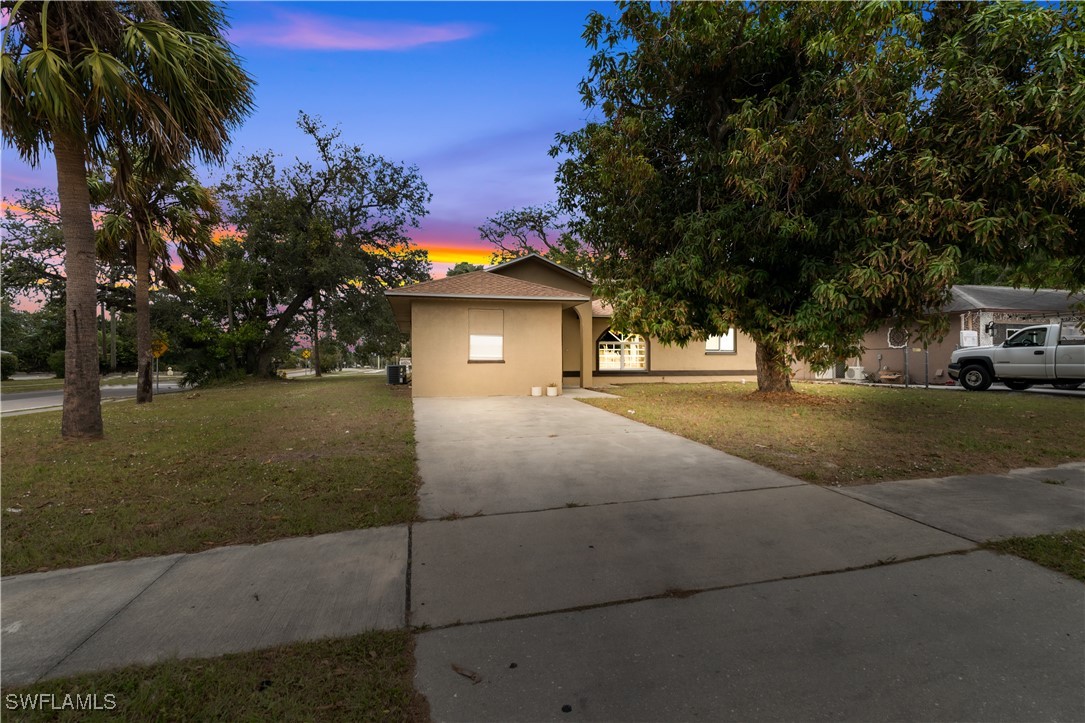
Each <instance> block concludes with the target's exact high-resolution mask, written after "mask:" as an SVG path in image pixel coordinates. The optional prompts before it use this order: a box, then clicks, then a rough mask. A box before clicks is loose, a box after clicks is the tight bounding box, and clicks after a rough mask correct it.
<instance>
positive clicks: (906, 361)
mask: <svg viewBox="0 0 1085 723" xmlns="http://www.w3.org/2000/svg"><path fill="white" fill-rule="evenodd" d="M951 294H952V295H951V298H950V301H949V303H947V304H946V306H945V307H943V308H942V311H943V312H944V313H945V314H947V315H948V317H949V332H948V333H947V334H946V336H945V338H943V339H942V341H941V342H935V343H932V344H930V345H928V346H927V347H924V346H923V345H922V344H919V343H918V342H916V341H915V340H914V335H913V334H908V333H906V332H905V330H901V329H894V328H892V327H891V326H889V325H884V326H882V327H881V328H880V329H878V330H877V331H874V332H871V333H870V334H867V335H866V337H864V339H863V349H864V351H863V355H862V356H861V357H858V358H855V359H849V360H847V361H846V362H844V363H841V364H840V365H838V366H837V367H836V368H833V369H829V370H827V371H825V372H821V373H814V372H813V371H812V370H810V369H809V368H808V367H806V366H805V365H803V366H800V367H799V368H798V369H797V370H796V378H798V379H832V378H862V377H872V378H874V379H878V378H879V376H880V375H888V376H890V377H891V378H893V375H900V377H899V379H898V378H893V381H903V380H904V371H905V368H907V370H908V381H909V382H911V383H915V384H924V383H930V384H943V383H946V382H947V381H949V376H948V375H947V372H946V365H947V364H949V355H950V354H951V353H952V352H953V350H954V349H957V348H958V347H961V346H986V345H989V344H1001V343H1002V342H1004V341H1005V340H1006V338H1007V337H1008V336H1010V335H1012V334H1013V333H1014V332H1016V331H1017V330H1018V329H1020V328H1022V327H1024V326H1029V325H1031V324H1043V323H1047V322H1050V321H1058V320H1060V319H1074V318H1080V317H1079V316H1078V314H1079V313H1080V312H1077V311H1076V310H1075V308H1074V307H1075V305H1077V304H1081V303H1083V302H1085V295H1082V294H1073V295H1072V294H1070V293H1069V292H1067V291H1059V290H1057V289H1038V290H1033V289H1012V288H1008V287H1005V286H973V285H958V286H954V287H953V289H952V290H951Z"/></svg>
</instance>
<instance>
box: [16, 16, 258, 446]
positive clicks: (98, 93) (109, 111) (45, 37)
mask: <svg viewBox="0 0 1085 723" xmlns="http://www.w3.org/2000/svg"><path fill="white" fill-rule="evenodd" d="M4 5H5V8H8V13H7V17H6V22H7V24H6V25H5V27H4V31H3V32H4V35H3V41H2V44H3V57H2V60H0V127H2V129H3V134H4V142H5V143H7V144H8V145H10V146H13V147H14V148H15V149H16V150H17V151H18V152H19V154H20V155H21V156H22V157H23V158H24V159H26V160H27V161H29V162H30V163H31V164H33V165H37V163H38V160H39V158H40V155H41V151H42V149H46V150H48V149H49V147H52V151H53V156H54V157H55V160H56V168H57V192H58V196H59V198H60V212H61V218H62V226H63V231H64V245H65V272H66V275H67V282H66V288H67V293H66V297H67V308H66V329H67V332H66V334H67V336H66V342H65V361H64V364H65V378H64V412H63V419H62V422H61V434H63V435H64V436H65V437H90V438H94V437H100V436H102V412H101V397H100V392H99V388H98V353H97V348H96V346H97V345H96V340H95V321H96V320H95V316H96V314H95V238H94V223H93V221H92V218H91V210H90V192H89V189H88V186H87V164H88V161H91V162H98V161H100V160H102V159H104V158H105V156H106V154H107V152H108V151H109V150H110V149H113V150H114V152H116V153H117V154H118V157H119V159H120V163H119V164H118V166H119V170H120V171H121V177H120V178H119V179H118V181H119V182H121V183H123V182H125V181H126V178H125V175H126V174H127V172H128V169H129V168H130V167H131V166H130V164H129V163H128V161H129V160H130V159H128V158H127V157H126V154H125V152H124V149H125V148H140V149H142V151H143V152H144V153H145V154H146V156H147V159H148V161H147V162H148V164H149V166H150V167H153V168H156V169H166V168H169V167H170V166H171V165H176V164H178V163H180V162H183V161H186V160H187V159H189V158H191V157H192V156H193V154H195V155H197V156H199V157H200V158H201V159H203V160H205V161H208V162H211V161H218V160H221V159H222V158H223V157H224V155H225V152H226V145H227V143H228V141H229V133H230V131H231V130H232V129H233V128H235V127H236V126H237V125H238V124H239V123H240V122H241V120H242V119H243V118H244V117H245V116H246V115H247V114H248V112H249V110H250V109H251V107H252V90H251V88H252V79H251V78H250V77H249V76H248V74H247V73H245V71H244V70H243V69H242V68H241V65H240V62H239V60H238V58H237V56H236V55H235V54H234V53H233V51H232V50H231V49H230V46H229V44H228V43H227V42H226V40H225V39H224V37H223V33H224V31H225V28H226V19H225V16H224V14H223V11H222V9H221V8H220V7H219V6H218V5H216V4H213V3H210V2H206V1H203V0H196V1H191V2H79V3H68V2H49V0H45V1H44V2H29V1H28V0H21V1H20V2H15V3H8V2H5V3H4Z"/></svg>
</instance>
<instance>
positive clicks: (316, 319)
mask: <svg viewBox="0 0 1085 723" xmlns="http://www.w3.org/2000/svg"><path fill="white" fill-rule="evenodd" d="M312 337H313V374H314V375H315V376H318V377H319V376H320V292H319V291H317V292H316V293H314V294H313V332H312Z"/></svg>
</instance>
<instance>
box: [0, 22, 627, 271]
mask: <svg viewBox="0 0 1085 723" xmlns="http://www.w3.org/2000/svg"><path fill="white" fill-rule="evenodd" d="M611 7H612V6H611V5H610V4H609V3H581V2H558V3H551V2H519V3H503V2H473V3H461V2H437V3H429V2H396V3H376V2H231V3H229V4H228V5H227V12H228V15H229V17H230V20H231V23H232V28H231V30H230V38H231V40H232V42H233V43H234V46H235V48H236V50H237V52H238V54H239V55H240V56H241V58H242V60H243V62H244V65H245V68H246V69H247V70H248V71H249V73H250V74H252V75H253V76H254V77H255V79H256V83H257V86H256V110H255V112H254V113H253V114H252V116H251V117H250V118H249V119H248V121H247V122H246V123H245V125H244V127H242V128H241V129H240V130H239V131H238V132H237V133H236V134H235V136H234V143H233V154H234V155H237V154H240V153H244V152H254V151H260V150H264V149H272V150H274V151H276V152H278V153H279V154H281V155H282V156H283V158H284V160H289V159H293V158H294V157H295V156H300V157H302V158H309V157H311V151H310V148H309V146H308V144H307V143H306V139H305V138H304V137H303V136H302V133H301V131H299V130H298V129H297V126H296V125H295V121H296V119H297V115H298V111H299V110H304V111H306V112H307V113H309V114H311V115H318V116H321V117H322V119H323V120H324V121H325V122H326V123H327V124H329V125H335V124H338V125H340V126H342V129H343V138H342V139H343V140H344V141H346V142H350V143H358V144H361V145H362V146H364V147H365V149H366V150H367V151H368V152H372V153H377V154H380V155H382V156H384V157H385V158H387V159H389V160H392V161H402V162H406V163H408V164H414V165H416V166H418V168H419V170H420V172H421V174H422V177H423V178H424V179H425V181H426V183H427V184H428V185H429V188H430V191H431V192H432V193H433V200H432V202H431V203H430V207H429V208H430V214H429V216H427V217H426V218H425V219H424V221H423V223H422V226H421V228H419V229H417V230H415V231H414V232H413V233H412V236H413V238H414V239H415V241H416V242H417V243H418V244H419V245H420V246H422V247H423V248H426V249H428V250H429V251H430V259H431V261H433V262H434V274H435V275H443V272H444V271H445V269H447V267H448V266H450V265H451V264H453V263H455V262H457V261H471V262H473V263H486V262H488V261H489V254H490V249H489V247H488V246H486V245H485V244H483V243H482V242H481V241H480V240H479V238H478V231H477V227H478V226H479V225H480V224H481V223H482V222H483V221H484V220H485V219H486V217H488V216H491V215H493V214H495V213H497V212H499V211H503V210H506V209H510V208H514V207H519V206H525V205H534V204H540V203H546V202H548V201H552V200H554V198H555V196H556V193H555V189H554V170H555V164H556V162H555V160H554V159H552V158H550V157H549V156H548V155H547V150H548V149H549V148H550V146H551V144H552V142H553V140H554V134H555V133H558V132H561V131H571V130H575V129H577V128H579V127H581V126H583V125H584V122H585V120H587V119H588V117H589V116H588V112H587V111H585V110H584V108H583V106H582V105H581V103H580V97H579V94H578V92H577V84H578V83H579V82H580V80H581V78H582V77H583V76H584V74H585V72H586V71H587V64H588V58H589V56H590V52H589V50H588V49H587V48H586V47H585V45H584V41H583V39H582V38H581V37H580V35H581V33H582V32H583V29H584V19H585V17H586V16H587V14H588V12H589V11H590V10H592V9H601V10H609V9H610V8H611ZM221 174H222V170H221V169H217V168H208V169H206V171H205V173H204V176H205V181H208V182H213V181H215V180H217V178H218V177H220V176H221ZM0 186H2V192H3V195H4V197H5V198H8V199H11V198H12V196H13V195H14V193H15V189H16V188H26V187H37V186H47V187H51V188H55V186H56V181H55V167H54V165H53V160H52V157H51V156H44V157H43V159H42V163H41V165H40V166H39V167H38V168H30V167H28V166H27V165H26V164H24V163H23V162H22V161H20V160H19V158H18V156H17V155H16V154H15V153H14V151H12V150H11V149H8V148H4V150H3V167H2V180H0Z"/></svg>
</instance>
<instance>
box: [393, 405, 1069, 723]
mask: <svg viewBox="0 0 1085 723" xmlns="http://www.w3.org/2000/svg"><path fill="white" fill-rule="evenodd" d="M415 419H416V424H417V450H418V458H419V467H420V471H421V475H422V481H423V486H422V490H421V498H422V515H423V516H424V517H425V518H427V519H428V520H429V521H427V522H423V523H420V524H416V525H415V526H414V527H413V531H412V563H411V582H410V590H409V598H410V603H409V614H410V621H411V623H412V624H413V625H416V626H422V627H424V628H426V630H425V631H424V632H422V633H421V634H420V635H419V636H418V641H417V649H416V654H417V658H418V667H417V677H416V682H417V685H418V687H419V689H420V690H421V691H422V692H423V693H424V694H425V695H426V696H427V697H428V699H429V702H430V706H431V710H432V712H433V716H434V718H435V719H437V720H552V719H561V720H690V719H696V718H707V719H713V720H779V719H799V720H807V719H809V720H843V719H848V720H892V719H955V720H978V719H982V720H1039V719H1075V720H1080V719H1085V696H1083V695H1082V691H1081V685H1080V682H1081V679H1082V675H1083V674H1085V652H1083V651H1085V629H1083V628H1085V586H1082V585H1081V584H1080V583H1078V582H1076V581H1073V580H1071V579H1069V578H1067V577H1065V576H1062V575H1059V574H1057V573H1054V572H1050V571H1048V570H1045V569H1042V568H1040V567H1037V566H1035V565H1033V564H1031V563H1027V562H1024V561H1022V560H1019V559H1016V558H1013V557H1008V556H1002V555H996V554H994V553H991V552H987V551H984V550H981V549H978V547H977V545H976V544H975V541H974V540H975V534H976V530H977V529H980V530H982V524H979V523H976V522H975V520H972V521H971V523H970V524H971V525H972V526H971V527H970V528H969V529H968V530H967V532H968V533H969V534H967V535H966V534H964V532H966V531H965V530H962V533H961V534H953V529H954V528H953V525H952V524H947V525H942V526H932V525H931V524H924V523H923V522H921V521H917V520H916V519H911V518H910V516H909V513H908V511H907V510H906V509H905V507H906V505H903V504H901V503H900V501H899V500H900V499H901V497H902V496H901V495H898V496H897V497H898V500H897V502H896V503H894V504H896V506H897V508H898V509H895V510H892V511H891V510H889V509H883V507H890V506H891V505H889V504H883V503H882V502H880V501H878V500H875V499H870V498H861V497H862V496H861V495H853V496H849V495H845V494H841V493H840V492H839V491H834V490H831V489H827V488H821V487H815V486H811V485H806V484H803V483H801V482H799V481H798V480H794V479H791V478H788V477H785V476H783V475H780V474H777V473H775V472H772V471H769V470H766V469H764V468H761V467H758V466H757V465H754V464H752V463H749V462H745V461H743V460H739V459H736V458H734V457H731V456H729V455H726V454H723V453H721V452H719V451H717V450H713V449H710V448H707V447H704V446H702V445H698V444H695V443H693V442H690V441H688V440H685V439H682V438H680V437H676V436H674V435H671V434H668V433H666V432H662V431H659V430H656V429H653V428H649V427H646V426H643V425H640V424H637V423H635V422H632V421H629V420H626V419H622V418H619V417H617V416H615V415H611V414H608V413H606V412H603V411H601V410H598V409H595V408H593V407H590V406H588V405H584V404H581V403H579V402H576V401H575V400H572V399H568V398H556V399H554V398H541V399H539V398H494V399H440V400H436V399H419V400H415ZM1024 482H1026V483H1027V484H1029V485H1031V487H1030V488H1029V489H1030V491H1032V492H1036V490H1035V489H1033V488H1038V489H1039V492H1040V493H1043V492H1044V491H1053V492H1055V493H1056V494H1057V493H1067V492H1071V493H1072V487H1073V486H1072V485H1071V486H1065V487H1063V486H1056V485H1051V484H1043V483H1042V482H1037V481H1036V480H1031V479H1027V480H1024ZM879 487H881V486H880V485H879ZM866 489H870V488H866ZM1010 493H1011V494H1012V490H1011V492H1010ZM1040 497H1043V494H1040ZM1060 504H1062V505H1063V506H1065V500H1061V502H1060ZM1055 506H1058V505H1055ZM1049 507H1050V506H1049ZM1056 517H1057V516H1056ZM1064 519H1066V518H1057V519H1052V520H1049V521H1048V524H1049V525H1053V526H1055V527H1058V526H1059V525H1061V524H1063V521H1064ZM1070 519H1076V518H1074V517H1073V516H1072V515H1071V516H1070ZM977 525H978V527H977ZM938 527H941V529H938ZM992 536H997V535H992Z"/></svg>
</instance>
